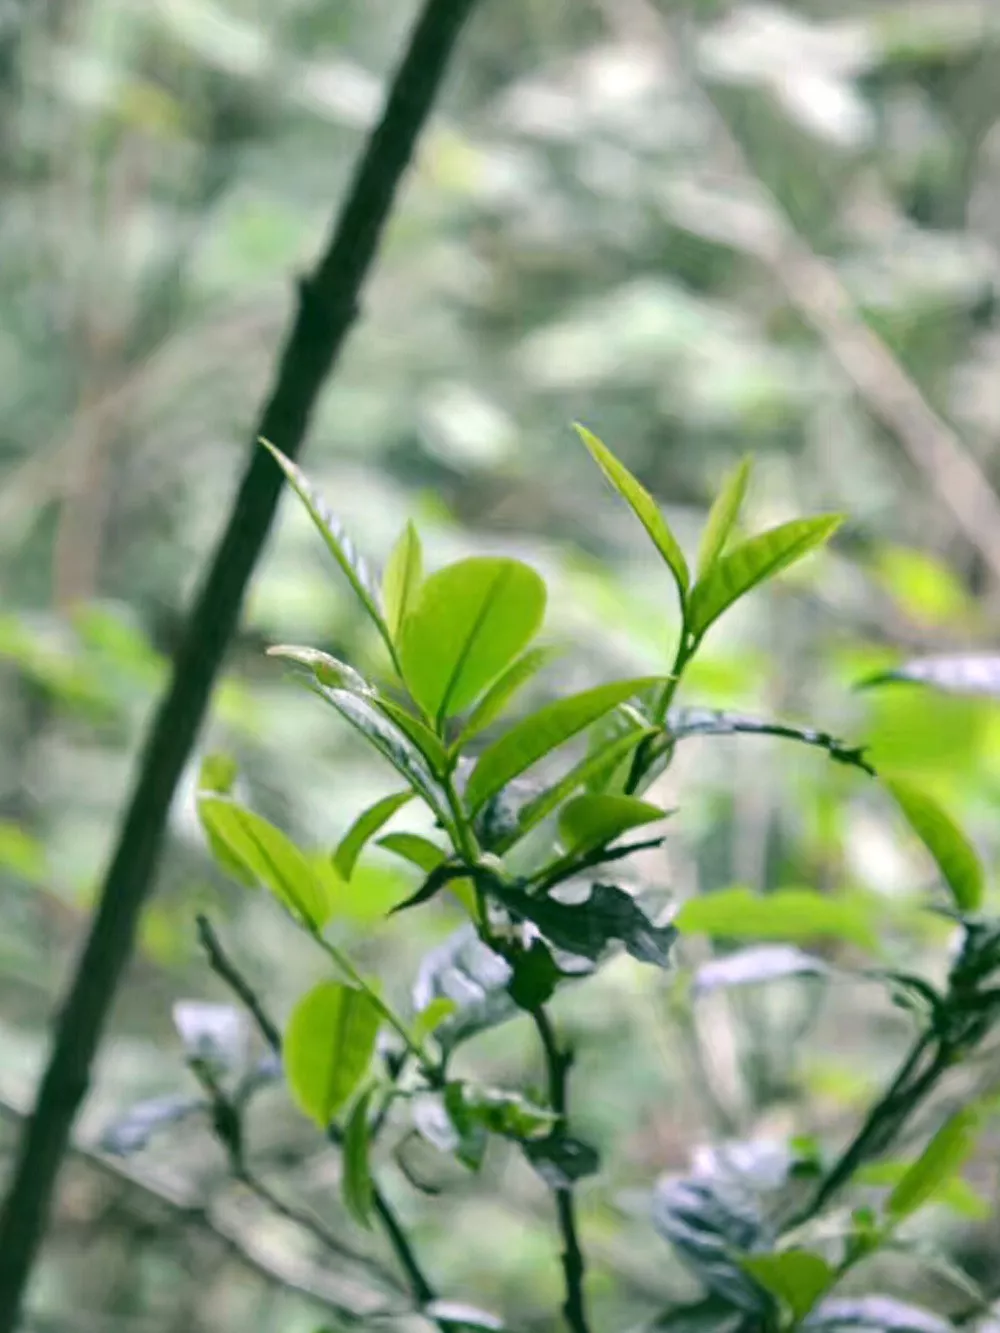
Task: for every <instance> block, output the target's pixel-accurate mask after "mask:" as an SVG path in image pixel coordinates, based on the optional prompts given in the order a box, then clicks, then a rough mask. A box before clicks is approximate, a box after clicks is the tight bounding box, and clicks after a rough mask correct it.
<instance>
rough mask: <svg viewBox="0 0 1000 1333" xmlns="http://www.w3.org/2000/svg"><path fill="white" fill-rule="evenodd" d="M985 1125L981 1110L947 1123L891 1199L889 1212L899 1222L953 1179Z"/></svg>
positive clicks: (962, 1113) (973, 1109) (962, 1112)
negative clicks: (982, 1125) (981, 1125)
mask: <svg viewBox="0 0 1000 1333" xmlns="http://www.w3.org/2000/svg"><path fill="white" fill-rule="evenodd" d="M981 1122H982V1112H981V1110H980V1108H979V1107H978V1106H964V1107H962V1109H961V1110H960V1111H956V1112H955V1114H954V1115H953V1116H951V1117H950V1119H948V1120H946V1121H945V1123H944V1124H943V1125H942V1126H941V1128H940V1129H939V1130H938V1132H937V1133H936V1134H935V1135H934V1137H933V1138H932V1139H931V1141H930V1143H928V1145H927V1147H926V1148H925V1149H924V1151H923V1152H922V1153H921V1154H920V1156H919V1157H918V1158H917V1160H916V1161H915V1162H914V1163H913V1165H912V1166H911V1167H910V1169H909V1170H908V1171H907V1172H906V1174H905V1175H904V1176H903V1178H902V1180H900V1181H899V1183H898V1184H897V1185H896V1188H895V1189H894V1190H893V1191H892V1193H891V1194H890V1195H889V1199H888V1202H887V1203H886V1211H887V1212H888V1213H889V1214H890V1216H892V1217H894V1218H896V1219H897V1220H898V1219H901V1218H904V1217H908V1216H909V1215H910V1214H911V1213H914V1212H916V1210H917V1209H918V1208H921V1207H922V1206H923V1205H924V1204H925V1203H927V1202H928V1200H930V1199H932V1198H933V1197H934V1195H935V1194H936V1192H937V1191H938V1189H939V1188H940V1187H941V1185H942V1183H943V1182H944V1181H946V1180H947V1179H948V1178H949V1177H950V1176H953V1175H954V1174H955V1173H956V1172H957V1171H958V1169H959V1167H960V1166H961V1165H962V1164H963V1162H965V1160H966V1159H967V1158H968V1157H970V1156H971V1154H972V1152H973V1151H974V1149H975V1146H976V1138H977V1133H978V1130H979V1127H980V1124H981Z"/></svg>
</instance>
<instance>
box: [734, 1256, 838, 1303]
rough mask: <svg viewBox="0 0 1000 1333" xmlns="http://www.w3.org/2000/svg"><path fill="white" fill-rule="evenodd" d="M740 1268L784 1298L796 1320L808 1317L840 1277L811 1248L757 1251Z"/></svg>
mask: <svg viewBox="0 0 1000 1333" xmlns="http://www.w3.org/2000/svg"><path fill="white" fill-rule="evenodd" d="M740 1267H741V1268H742V1269H743V1270H744V1271H745V1272H747V1273H749V1274H750V1276H751V1277H752V1278H753V1280H754V1281H755V1282H757V1283H759V1284H760V1286H762V1287H763V1288H764V1290H765V1291H769V1292H770V1293H771V1295H772V1296H777V1297H778V1299H779V1300H781V1301H784V1302H785V1304H786V1305H787V1306H788V1308H789V1309H790V1310H791V1312H792V1314H793V1316H794V1317H795V1319H796V1320H799V1319H804V1318H805V1316H806V1315H807V1314H808V1313H809V1311H810V1310H811V1309H812V1308H813V1306H814V1305H815V1304H816V1302H817V1301H818V1300H819V1298H820V1297H821V1296H822V1295H824V1293H825V1292H827V1291H828V1290H829V1289H830V1287H831V1286H832V1285H833V1284H834V1282H835V1281H836V1279H837V1271H836V1269H835V1268H833V1267H831V1265H830V1264H828V1263H827V1261H826V1260H825V1259H824V1258H823V1257H822V1255H819V1254H813V1253H812V1252H811V1251H809V1250H784V1251H782V1252H781V1253H780V1254H753V1255H749V1256H747V1257H746V1258H744V1259H741V1260H740Z"/></svg>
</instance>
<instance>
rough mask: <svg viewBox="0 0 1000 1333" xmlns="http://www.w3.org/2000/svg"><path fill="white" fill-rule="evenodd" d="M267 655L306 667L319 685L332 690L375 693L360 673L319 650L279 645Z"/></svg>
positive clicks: (287, 644) (292, 645)
mask: <svg viewBox="0 0 1000 1333" xmlns="http://www.w3.org/2000/svg"><path fill="white" fill-rule="evenodd" d="M267 655H268V657H280V658H283V659H284V660H285V661H287V662H295V663H296V665H298V666H302V667H305V668H306V670H307V671H308V672H309V673H310V674H311V675H312V676H313V678H314V679H315V680H316V681H317V682H318V684H320V685H328V686H329V687H330V688H331V689H334V690H337V689H341V690H350V691H351V693H352V694H367V695H373V694H374V693H375V688H374V686H372V685H371V684H369V682H368V681H367V680H365V678H364V676H362V675H361V673H360V672H359V671H355V670H354V668H353V667H352V666H348V665H347V663H346V662H341V661H340V660H339V659H338V658H336V657H331V656H330V654H329V653H324V652H321V651H320V650H319V649H318V648H301V647H299V646H298V645H296V644H290V643H279V644H275V645H274V647H273V648H268V650H267Z"/></svg>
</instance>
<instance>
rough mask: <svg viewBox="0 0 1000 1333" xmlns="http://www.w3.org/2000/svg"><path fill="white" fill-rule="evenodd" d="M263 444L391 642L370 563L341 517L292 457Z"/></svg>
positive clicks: (384, 634)
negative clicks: (339, 517)
mask: <svg viewBox="0 0 1000 1333" xmlns="http://www.w3.org/2000/svg"><path fill="white" fill-rule="evenodd" d="M261 444H262V445H263V446H264V448H265V449H267V450H268V452H269V453H270V454H271V456H272V457H273V458H274V460H275V462H276V463H277V464H278V466H279V467H280V468H281V470H282V472H284V474H285V476H286V478H287V479H288V483H289V485H290V486H291V487H292V489H293V490H294V491H295V492H296V494H297V495H298V497H299V499H300V500H301V501H302V503H303V504H304V505H305V507H306V511H307V512H308V514H309V517H310V518H311V519H312V521H313V523H314V524H315V525H316V527H317V528H318V530H319V533H320V535H321V536H322V538H323V540H324V541H325V542H326V546H327V550H328V551H329V552H330V554H331V555H332V556H333V558H334V560H335V561H336V562H337V564H338V565H339V566H340V568H341V570H342V572H343V573H344V575H345V576H346V578H347V581H348V583H350V585H351V587H352V588H353V589H354V593H355V596H356V597H357V598H358V600H359V601H360V603H361V605H362V606H363V607H364V608H365V610H366V611H367V612H368V615H369V616H370V617H371V619H372V620H373V621H374V622H375V624H376V626H377V627H378V629H379V632H380V634H381V635H382V636H383V638H384V639H385V640H386V642H387V643H389V641H390V635H389V631H388V628H387V626H386V623H385V621H384V620H383V618H382V613H381V611H380V610H379V607H378V595H377V593H376V591H375V581H374V579H373V578H372V576H371V572H370V570H369V569H368V565H367V563H366V562H365V561H364V560H363V559H362V557H361V555H360V554H359V553H358V551H357V549H356V548H355V546H354V543H353V542H352V541H351V539H350V538H349V537H348V536H347V533H346V532H345V531H344V529H343V526H342V525H341V522H340V520H339V519H338V518H336V517H335V516H334V514H333V512H332V511H331V510H330V508H329V507H328V505H327V503H326V501H325V500H324V499H323V497H322V496H321V495H320V493H319V492H318V491H317V490H316V488H315V487H314V486H313V484H312V482H311V481H310V480H309V478H308V477H307V476H306V475H305V473H304V472H303V471H302V469H301V468H300V467H298V465H297V464H295V463H293V462H292V460H291V459H290V458H286V457H285V455H284V454H283V453H282V452H281V450H280V449H276V448H275V447H274V445H273V444H271V443H270V442H269V441H267V440H261Z"/></svg>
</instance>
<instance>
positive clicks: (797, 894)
mask: <svg viewBox="0 0 1000 1333" xmlns="http://www.w3.org/2000/svg"><path fill="white" fill-rule="evenodd" d="M873 917H874V906H873V904H872V903H871V902H870V901H869V900H868V899H867V898H865V897H863V896H861V895H855V894H846V893H841V894H837V895H835V896H834V895H827V894H823V893H816V892H814V891H813V890H811V889H778V890H777V891H776V892H774V893H767V894H757V893H753V892H752V891H751V890H750V889H744V888H734V889H717V890H715V891H714V892H712V893H706V894H704V895H703V896H701V897H698V898H690V899H689V900H688V901H687V902H686V903H684V905H683V906H682V907H681V908H680V910H679V911H678V913H677V915H676V916H675V917H674V919H673V924H674V925H675V926H676V927H677V929H678V930H679V931H680V932H681V934H682V935H711V936H713V937H715V938H717V939H732V940H744V939H770V940H791V941H793V942H794V941H802V940H810V939H838V940H846V941H847V942H848V943H850V944H857V945H859V946H860V947H861V948H862V949H869V950H874V949H875V948H876V947H877V944H878V939H877V935H876V932H875V928H874V923H873Z"/></svg>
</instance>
